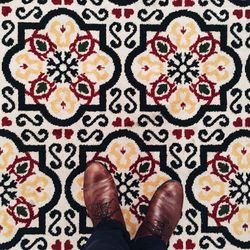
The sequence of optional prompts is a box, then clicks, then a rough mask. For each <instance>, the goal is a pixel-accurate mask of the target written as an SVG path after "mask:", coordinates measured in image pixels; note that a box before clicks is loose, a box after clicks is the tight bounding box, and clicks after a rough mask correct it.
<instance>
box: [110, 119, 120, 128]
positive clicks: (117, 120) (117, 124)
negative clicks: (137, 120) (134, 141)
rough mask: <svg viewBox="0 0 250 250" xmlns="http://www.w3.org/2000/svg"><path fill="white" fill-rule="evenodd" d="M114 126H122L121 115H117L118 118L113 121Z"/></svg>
mask: <svg viewBox="0 0 250 250" xmlns="http://www.w3.org/2000/svg"><path fill="white" fill-rule="evenodd" d="M112 125H113V126H114V127H121V126H122V119H121V118H120V117H116V119H115V120H114V121H113V122H112Z"/></svg>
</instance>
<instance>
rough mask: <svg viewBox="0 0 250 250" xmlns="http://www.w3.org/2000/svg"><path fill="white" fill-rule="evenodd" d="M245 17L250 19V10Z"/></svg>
mask: <svg viewBox="0 0 250 250" xmlns="http://www.w3.org/2000/svg"><path fill="white" fill-rule="evenodd" d="M245 15H246V18H247V19H250V10H246V12H245Z"/></svg>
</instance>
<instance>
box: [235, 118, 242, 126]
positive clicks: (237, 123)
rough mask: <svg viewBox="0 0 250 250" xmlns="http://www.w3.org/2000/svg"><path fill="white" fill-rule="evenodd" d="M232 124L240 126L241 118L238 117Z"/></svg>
mask: <svg viewBox="0 0 250 250" xmlns="http://www.w3.org/2000/svg"><path fill="white" fill-rule="evenodd" d="M233 125H234V126H235V127H242V125H243V123H242V119H241V118H240V117H238V118H237V119H236V120H235V121H234V122H233Z"/></svg>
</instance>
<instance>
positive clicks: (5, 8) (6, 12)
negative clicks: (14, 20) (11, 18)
mask: <svg viewBox="0 0 250 250" xmlns="http://www.w3.org/2000/svg"><path fill="white" fill-rule="evenodd" d="M11 11H12V9H11V8H10V7H9V6H3V7H2V15H3V16H8V15H9V14H10V13H11Z"/></svg>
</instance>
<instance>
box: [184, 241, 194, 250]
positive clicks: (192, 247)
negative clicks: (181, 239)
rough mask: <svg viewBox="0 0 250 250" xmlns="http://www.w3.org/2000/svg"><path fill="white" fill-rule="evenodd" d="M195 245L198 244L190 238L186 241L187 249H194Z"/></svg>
mask: <svg viewBox="0 0 250 250" xmlns="http://www.w3.org/2000/svg"><path fill="white" fill-rule="evenodd" d="M195 246H196V245H195V243H193V241H192V240H190V239H188V240H187V241H186V249H188V250H192V249H194V248H195Z"/></svg>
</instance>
